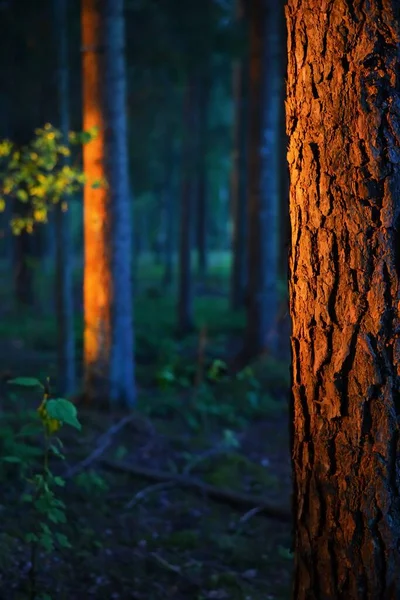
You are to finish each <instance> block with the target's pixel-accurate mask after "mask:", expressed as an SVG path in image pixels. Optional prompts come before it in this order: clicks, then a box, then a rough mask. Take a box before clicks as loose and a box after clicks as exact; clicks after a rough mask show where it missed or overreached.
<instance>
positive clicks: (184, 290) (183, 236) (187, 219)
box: [178, 81, 195, 334]
mask: <svg viewBox="0 0 400 600" xmlns="http://www.w3.org/2000/svg"><path fill="white" fill-rule="evenodd" d="M194 96H195V86H194V84H193V82H192V81H189V82H188V83H187V88H186V90H185V101H184V109H183V111H184V114H183V119H184V148H183V152H182V159H183V165H182V166H183V168H182V190H181V214H180V236H179V237H180V244H179V297H178V331H179V333H181V334H184V333H187V332H189V331H190V330H191V329H193V273H192V265H191V254H192V246H193V233H194V229H193V225H194V223H193V209H194V186H193V176H194V169H193V162H194V148H193V142H192V139H191V137H192V132H193V129H194V124H195V108H194V101H195V98H194Z"/></svg>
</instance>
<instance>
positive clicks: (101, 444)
mask: <svg viewBox="0 0 400 600" xmlns="http://www.w3.org/2000/svg"><path fill="white" fill-rule="evenodd" d="M135 418H136V415H134V414H131V415H127V416H126V417H123V418H122V419H121V420H120V421H118V423H115V424H114V425H112V426H111V427H110V428H109V429H108V430H107V431H106V432H105V433H103V434H102V435H101V436H100V437H99V439H98V441H97V445H96V448H95V449H94V450H93V452H91V453H90V454H89V456H87V457H86V458H85V459H84V460H82V461H81V462H79V463H77V464H76V465H74V466H73V467H70V468H69V469H67V470H66V471H65V473H64V474H63V478H64V479H70V478H71V477H73V476H74V475H77V474H78V473H80V472H81V471H83V470H84V469H87V468H88V467H89V466H90V465H91V464H92V463H93V462H94V461H95V460H97V459H98V458H100V456H101V455H102V454H104V452H105V451H106V450H107V448H108V446H109V445H110V444H111V440H112V438H113V436H114V435H115V434H116V433H118V432H119V431H121V429H123V427H125V425H127V424H128V423H130V422H131V421H133V420H134V419H135Z"/></svg>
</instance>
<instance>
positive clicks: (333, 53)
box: [286, 0, 400, 600]
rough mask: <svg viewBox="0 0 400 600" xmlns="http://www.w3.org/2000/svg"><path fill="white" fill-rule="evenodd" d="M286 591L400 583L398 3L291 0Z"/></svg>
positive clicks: (316, 592)
mask: <svg viewBox="0 0 400 600" xmlns="http://www.w3.org/2000/svg"><path fill="white" fill-rule="evenodd" d="M286 17H287V29H288V32H289V41H288V83H287V96H288V97H287V121H286V123H287V132H288V135H289V138H290V145H289V151H288V162H289V167H290V179H291V184H290V219H291V240H292V242H291V243H292V248H291V255H290V313H291V318H292V326H293V332H292V354H293V382H292V385H293V387H292V391H293V420H294V425H293V446H292V456H293V471H294V516H295V537H294V549H295V574H294V592H293V598H295V599H296V600H306V599H307V600H339V599H340V600H349V599H351V600H377V599H378V598H380V599H382V600H383V599H387V600H396V599H398V598H400V552H399V548H400V494H399V490H400V471H399V464H398V457H399V451H400V447H399V425H398V423H399V416H400V393H399V390H400V379H399V375H400V337H399V336H400V320H399V268H400V259H399V257H400V239H399V226H400V202H399V197H400V126H399V124H400V96H399V91H398V90H399V87H398V76H399V70H398V69H399V48H400V32H399V19H400V14H399V5H398V3H394V2H390V1H386V0H385V1H384V2H382V1H381V0H375V1H374V0H371V1H370V2H364V1H363V0H336V1H335V2H325V1H323V2H318V3H317V2H316V1H315V0H289V2H288V6H287V9H286Z"/></svg>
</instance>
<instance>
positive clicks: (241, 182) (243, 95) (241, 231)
mask: <svg viewBox="0 0 400 600" xmlns="http://www.w3.org/2000/svg"><path fill="white" fill-rule="evenodd" d="M236 18H237V19H238V21H241V22H242V23H243V21H244V0H237V7H236ZM232 75H233V76H232V84H233V100H234V111H235V112H234V125H233V153H232V174H231V212H232V224H233V229H232V271H231V288H230V301H231V307H232V308H233V309H234V310H236V309H238V308H241V307H242V306H243V305H244V300H245V293H246V282H247V244H246V229H247V227H246V223H247V211H246V187H247V132H248V93H249V57H248V53H247V52H246V55H245V56H244V57H242V58H241V59H240V60H238V61H237V62H236V63H235V64H234V65H233V74H232Z"/></svg>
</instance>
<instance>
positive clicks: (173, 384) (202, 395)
mask: <svg viewBox="0 0 400 600" xmlns="http://www.w3.org/2000/svg"><path fill="white" fill-rule="evenodd" d="M195 373H196V365H194V364H193V363H192V362H185V361H184V360H183V359H182V358H180V357H179V356H178V355H175V356H174V357H171V358H170V362H169V363H168V364H166V365H165V366H163V367H161V368H160V370H159V371H158V373H157V383H158V386H159V387H160V389H161V390H162V391H163V392H165V393H166V392H168V391H169V392H170V394H169V395H168V394H164V396H163V402H162V403H161V404H158V405H153V406H152V407H149V411H150V412H151V413H152V414H158V415H160V414H161V415H163V414H168V412H170V411H173V412H174V411H177V412H179V413H181V414H182V416H183V417H184V419H185V420H186V422H187V424H188V426H189V427H190V428H191V429H193V430H194V431H199V430H201V429H202V428H203V427H208V425H209V421H210V419H212V420H216V421H217V422H219V423H222V424H223V425H227V426H238V427H243V426H244V425H245V423H246V422H248V421H250V420H254V419H258V418H263V417H268V416H271V415H273V414H276V413H279V412H280V411H282V408H283V407H282V405H281V404H280V403H279V402H277V401H275V400H274V399H273V398H272V396H270V395H269V394H267V393H266V392H265V391H263V389H262V385H261V383H260V381H259V380H258V379H257V378H256V377H255V375H254V371H253V370H252V369H251V368H250V367H246V368H245V369H243V370H242V371H240V372H239V373H237V374H236V375H233V376H230V375H228V374H227V365H226V363H225V362H224V361H222V360H219V359H215V360H213V361H212V363H211V365H210V366H209V368H208V369H207V370H206V373H205V377H204V379H203V381H202V382H201V384H200V385H199V386H198V387H197V388H195V390H194V392H193V393H192V394H191V397H190V401H188V402H186V403H182V401H181V399H180V398H179V397H178V396H177V390H185V389H187V390H189V389H190V388H191V386H192V385H193V382H194V378H195Z"/></svg>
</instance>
